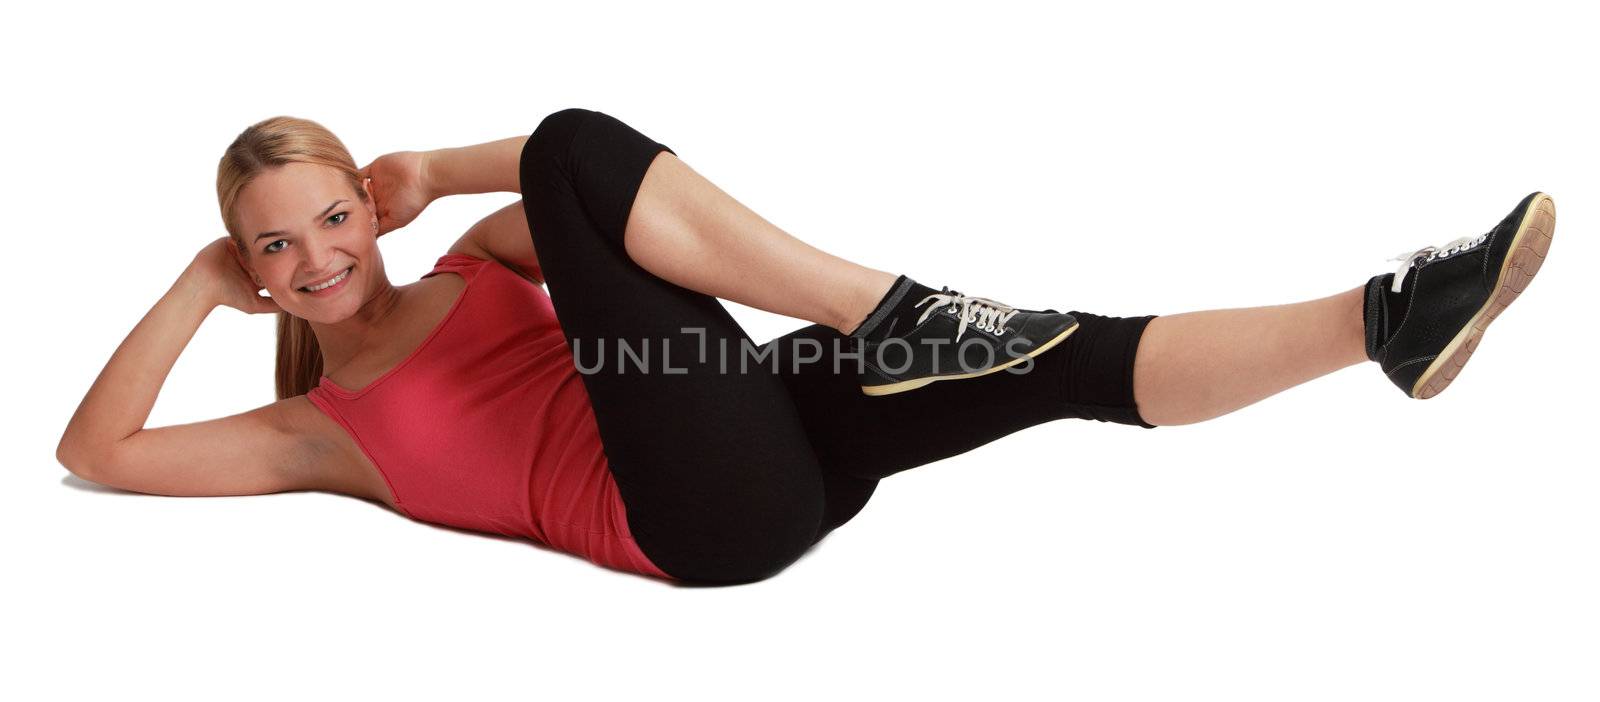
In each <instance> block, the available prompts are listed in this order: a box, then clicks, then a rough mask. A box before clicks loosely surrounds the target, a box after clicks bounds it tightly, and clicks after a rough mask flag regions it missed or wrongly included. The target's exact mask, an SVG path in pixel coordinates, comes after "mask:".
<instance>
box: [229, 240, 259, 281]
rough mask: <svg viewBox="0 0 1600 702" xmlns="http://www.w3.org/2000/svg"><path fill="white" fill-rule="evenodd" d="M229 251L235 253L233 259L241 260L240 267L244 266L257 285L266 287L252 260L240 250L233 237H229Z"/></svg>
mask: <svg viewBox="0 0 1600 702" xmlns="http://www.w3.org/2000/svg"><path fill="white" fill-rule="evenodd" d="M228 251H229V252H231V253H232V254H233V260H235V261H238V262H239V267H240V268H243V269H244V271H245V272H246V273H249V274H250V279H251V280H253V281H255V284H256V287H258V288H264V287H266V285H263V284H262V283H261V276H259V275H256V269H255V267H254V266H251V265H250V261H249V260H248V259H246V258H245V256H244V254H243V253H240V252H239V244H238V242H236V241H234V240H233V237H228Z"/></svg>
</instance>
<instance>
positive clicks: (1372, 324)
mask: <svg viewBox="0 0 1600 702" xmlns="http://www.w3.org/2000/svg"><path fill="white" fill-rule="evenodd" d="M1555 226H1556V206H1555V203H1554V202H1553V201H1552V200H1551V199H1550V196H1549V195H1546V194H1544V193H1539V192H1536V193H1532V194H1530V195H1528V196H1527V197H1525V198H1523V199H1522V202H1521V203H1519V204H1518V205H1517V207H1516V209H1514V210H1512V211H1511V214H1508V215H1506V218H1505V219H1503V220H1501V221H1500V224H1499V225H1498V226H1496V227H1495V228H1494V229H1493V230H1491V231H1489V232H1488V233H1486V234H1483V235H1480V236H1476V237H1461V238H1459V239H1456V240H1454V241H1451V242H1450V243H1448V244H1445V245H1444V246H1440V247H1435V246H1425V247H1423V248H1421V249H1418V250H1416V251H1411V252H1407V253H1404V254H1401V255H1399V256H1396V257H1394V258H1392V259H1389V260H1391V261H1395V260H1398V261H1403V263H1402V264H1401V266H1400V269H1399V270H1397V271H1395V272H1394V273H1385V274H1383V275H1379V276H1374V277H1373V278H1372V279H1370V280H1368V281H1367V290H1366V295H1367V300H1366V308H1365V310H1364V313H1363V317H1364V319H1365V323H1366V339H1367V358H1369V359H1371V360H1373V361H1376V362H1378V364H1379V365H1380V366H1381V367H1382V368H1383V372H1384V373H1386V374H1387V375H1388V376H1389V380H1390V381H1391V382H1393V383H1394V384H1395V385H1396V386H1397V387H1399V388H1400V390H1401V391H1403V392H1405V394H1406V395H1407V396H1409V397H1414V398H1416V399H1419V400H1426V399H1428V398H1430V397H1433V396H1435V395H1438V394H1439V393H1440V391H1442V390H1444V389H1445V386H1447V385H1449V384H1450V381H1452V380H1455V378H1456V376H1457V375H1458V374H1459V373H1460V372H1461V368H1462V366H1464V365H1466V363H1467V358H1468V357H1470V356H1471V355H1472V352H1473V350H1474V349H1476V348H1477V347H1478V343H1479V340H1480V339H1482V338H1483V332H1484V330H1485V329H1487V328H1488V327H1489V323H1490V322H1492V321H1494V319H1495V318H1496V317H1498V316H1500V312H1501V311H1502V310H1504V309H1505V308H1506V306H1507V305H1510V304H1511V302H1512V301H1513V300H1515V299H1517V295H1519V294H1521V293H1522V291H1523V290H1524V289H1525V288H1527V286H1528V281H1530V280H1533V275H1534V274H1535V273H1537V272H1539V267H1540V266H1541V265H1543V264H1544V258H1545V254H1546V253H1547V252H1548V251H1549V250H1550V241H1551V236H1552V235H1554V234H1555Z"/></svg>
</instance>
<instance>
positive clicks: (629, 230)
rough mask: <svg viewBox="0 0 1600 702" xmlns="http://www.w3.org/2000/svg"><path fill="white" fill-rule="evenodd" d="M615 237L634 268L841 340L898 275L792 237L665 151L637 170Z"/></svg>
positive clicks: (864, 315) (865, 314) (866, 313)
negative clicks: (639, 175)
mask: <svg viewBox="0 0 1600 702" xmlns="http://www.w3.org/2000/svg"><path fill="white" fill-rule="evenodd" d="M623 241H624V246H625V248H626V249H627V252H628V256H629V257H630V258H632V259H633V260H634V261H635V262H636V263H638V264H639V266H640V267H642V268H644V269H645V270H647V271H650V272H651V273H653V274H655V275H656V276H658V277H660V278H662V279H663V280H666V281H668V282H670V283H673V284H674V285H678V286H681V287H685V288H689V289H691V290H694V291H697V292H702V293H705V294H707V295H711V296H712V297H720V298H722V299H724V300H732V301H734V302H737V303H739V304H741V305H747V306H750V307H754V308H757V309H761V310H766V311H768V312H774V313H777V314H781V315H785V316H789V317H795V318H797V319H804V320H807V321H810V322H815V323H817V324H822V325H825V326H828V327H832V328H834V329H837V330H839V331H840V332H841V333H844V334H849V333H850V332H851V331H853V330H854V329H855V327H856V326H857V325H859V324H860V323H861V322H862V320H864V319H866V317H867V315H868V314H870V313H871V312H872V310H873V309H874V307H876V306H877V304H878V302H879V301H880V300H881V299H882V298H883V296H884V294H886V293H887V292H888V291H889V287H890V285H891V284H893V283H894V282H895V278H896V276H895V275H894V274H891V273H887V272H884V271H880V270H875V269H872V268H867V267H865V266H861V265H859V264H856V263H853V262H851V261H847V260H845V259H843V258H839V257H838V256H834V255H832V254H829V253H827V252H825V251H822V250H820V249H818V248H816V247H814V246H811V245H810V244H807V243H805V242H803V241H801V240H799V239H796V238H795V237H793V236H791V235H790V234H788V233H787V232H785V231H783V230H782V229H779V228H778V227H777V226H774V225H773V224H772V223H771V222H768V221H767V220H766V219H763V218H762V217H761V216H760V215H758V214H756V213H755V212H754V211H752V210H751V209H750V208H748V207H746V206H744V204H742V203H740V202H739V201H738V200H735V199H734V198H733V197H732V196H730V195H728V194H727V193H726V192H724V191H723V190H722V189H721V188H719V187H717V185H716V184H714V183H712V182H711V181H709V180H707V179H706V178H705V177H704V176H701V175H700V174H699V173H697V172H695V170H694V169H692V168H690V167H689V165H688V164H687V163H684V162H683V161H682V160H681V159H679V158H678V157H677V156H676V155H674V154H673V153H672V152H669V151H663V152H661V153H660V154H658V155H657V156H656V159H655V161H653V162H652V163H651V165H650V168H649V170H648V171H647V172H646V173H645V177H644V181H643V182H642V183H641V184H640V186H639V193H638V196H637V198H636V199H635V200H634V203H633V208H632V210H631V211H630V214H629V215H628V220H627V227H626V231H625V232H624V236H623Z"/></svg>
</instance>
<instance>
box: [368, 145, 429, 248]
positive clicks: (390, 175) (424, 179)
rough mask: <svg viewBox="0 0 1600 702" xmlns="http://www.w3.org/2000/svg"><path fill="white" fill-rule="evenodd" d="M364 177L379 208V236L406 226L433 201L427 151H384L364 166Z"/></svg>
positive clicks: (375, 204) (374, 202)
mask: <svg viewBox="0 0 1600 702" xmlns="http://www.w3.org/2000/svg"><path fill="white" fill-rule="evenodd" d="M360 173H361V177H362V178H364V179H366V178H370V179H371V181H370V182H368V183H367V185H368V187H369V188H370V189H371V192H372V199H373V204H374V206H375V207H376V208H377V210H378V235H379V236H383V235H384V234H387V233H389V232H392V231H394V230H396V229H399V228H401V227H404V226H406V225H407V224H410V223H411V220H413V219H416V218H417V215H419V214H422V210H423V208H426V207H427V206H428V203H430V202H433V200H434V198H433V193H432V192H431V190H430V188H431V186H430V185H429V183H428V154H427V152H423V151H396V152H394V153H392V154H384V155H382V156H379V157H378V158H377V159H375V160H373V162H372V163H369V164H367V165H366V167H365V168H362V169H361V171H360Z"/></svg>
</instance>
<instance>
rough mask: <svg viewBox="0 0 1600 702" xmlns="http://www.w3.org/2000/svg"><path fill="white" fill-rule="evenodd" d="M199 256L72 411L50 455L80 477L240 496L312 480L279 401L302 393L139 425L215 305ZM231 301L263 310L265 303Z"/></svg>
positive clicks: (306, 452)
mask: <svg viewBox="0 0 1600 702" xmlns="http://www.w3.org/2000/svg"><path fill="white" fill-rule="evenodd" d="M219 241H220V240H219ZM220 251H221V249H214V248H209V249H208V252H203V255H204V256H210V257H212V258H213V260H212V261H211V262H213V263H214V262H215V261H214V258H215V257H216V256H221V255H226V254H223V253H219V252H220ZM201 263H202V257H197V258H196V263H195V264H191V265H190V267H189V268H187V269H185V270H184V272H183V275H181V276H179V278H178V280H177V281H176V282H175V283H173V285H172V287H171V288H170V289H169V290H168V291H167V293H166V294H165V295H163V296H162V297H161V300H160V301H158V302H157V303H156V304H155V306H154V307H152V308H151V309H150V311H149V312H148V313H146V314H145V316H144V318H143V319H142V320H140V321H139V323H138V325H136V326H135V327H134V329H133V331H132V332H131V333H129V334H128V338H127V339H125V340H123V342H122V345H121V346H119V347H117V350H116V352H115V353H114V354H112V356H111V360H110V361H109V362H107V363H106V367H105V369H104V370H102V371H101V372H100V376H99V377H98V378H96V379H95V381H94V384H93V385H91V386H90V388H89V392H88V393H87V394H86V395H85V396H84V398H83V401H82V403H80V404H79V405H78V409H77V411H76V412H75V413H73V415H72V420H71V421H70V422H69V423H68V424H67V428H66V430H65V432H63V434H62V436H61V442H60V443H59V444H58V445H57V447H56V458H57V460H59V461H60V462H61V464H62V465H64V466H66V467H67V469H68V470H70V471H72V472H73V473H74V474H76V475H78V476H80V477H82V478H84V479H86V480H93V481H95V482H98V483H103V484H106V485H111V486H114V487H120V488H123V489H128V490H136V491H139V492H153V493H158V494H167V495H241V494H259V493H264V492H278V491H282V490H290V489H300V488H301V486H303V485H308V484H310V483H311V482H312V481H311V480H310V473H311V472H314V470H315V466H314V464H315V461H313V460H311V459H312V458H313V454H314V453H315V452H314V451H313V450H312V447H311V444H310V443H309V442H308V441H306V440H304V439H303V438H302V436H301V435H297V433H296V432H295V431H294V429H293V427H292V426H291V425H290V424H289V422H288V413H287V408H288V403H291V402H294V401H305V400H304V398H303V397H298V398H290V399H288V400H283V401H280V402H277V403H274V404H271V405H267V406H265V407H262V408H259V409H256V410H252V411H250V412H246V413H243V414H239V415H234V416H231V417H225V418H222V419H216V420H212V421H209V422H200V423H194V424H184V425H180V426H174V427H163V428H158V429H145V428H144V424H145V421H146V420H148V419H149V417H150V410H151V408H152V407H154V406H155V401H156V396H157V394H158V393H160V391H161V386H162V385H163V384H164V383H165V382H166V379H167V374H168V373H169V372H171V370H172V366H173V364H174V363H175V362H176V361H177V359H178V355H179V354H181V353H182V352H183V349H184V348H185V347H186V346H188V344H189V340H190V339H192V338H193V337H194V333H195V331H196V330H198V329H199V327H200V324H201V323H202V322H204V321H205V319H206V317H207V316H209V315H210V313H211V310H213V309H215V308H216V307H217V306H218V305H219V304H222V303H221V299H223V298H220V297H219V296H218V294H217V286H216V284H215V283H214V282H213V281H215V280H216V278H215V274H213V273H209V272H208V271H204V270H201V266H200V265H199V264H201ZM213 270H214V269H213ZM252 294H253V293H252ZM232 304H240V305H256V304H260V305H262V306H261V307H260V308H258V309H255V311H267V310H268V307H267V306H266V304H264V303H254V302H248V301H246V302H242V303H238V302H236V303H232ZM230 306H231V304H230Z"/></svg>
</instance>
